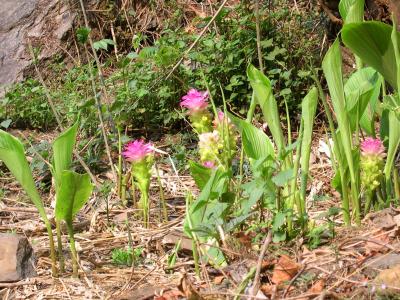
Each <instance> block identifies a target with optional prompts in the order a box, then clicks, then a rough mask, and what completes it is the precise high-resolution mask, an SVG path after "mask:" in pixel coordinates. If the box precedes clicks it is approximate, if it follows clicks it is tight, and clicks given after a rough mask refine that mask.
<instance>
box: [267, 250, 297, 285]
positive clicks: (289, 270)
mask: <svg viewBox="0 0 400 300" xmlns="http://www.w3.org/2000/svg"><path fill="white" fill-rule="evenodd" d="M299 269H300V265H299V264H297V263H296V262H294V261H293V260H292V259H290V258H289V257H288V256H287V255H282V256H281V257H280V258H279V260H278V262H277V264H276V265H275V268H274V272H273V274H272V279H271V281H272V282H273V283H275V284H280V283H282V282H285V281H288V280H290V279H292V278H293V276H295V275H296V274H297V272H298V271H299Z"/></svg>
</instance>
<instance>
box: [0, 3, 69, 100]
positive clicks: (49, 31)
mask: <svg viewBox="0 0 400 300" xmlns="http://www.w3.org/2000/svg"><path fill="white" fill-rule="evenodd" d="M74 19H75V14H74V13H73V12H72V11H71V10H70V9H69V6H68V5H67V1H59V0H1V5H0V97H2V96H4V93H5V91H6V89H7V88H8V87H9V86H10V85H11V84H13V83H15V82H18V81H21V80H22V79H23V77H24V71H25V70H26V69H27V68H29V67H30V66H31V65H32V59H31V56H30V53H29V50H28V39H30V40H32V44H34V46H39V47H40V48H41V53H40V54H39V59H46V58H49V57H51V56H53V55H54V54H56V53H58V52H59V51H60V45H61V43H62V41H61V40H62V39H63V38H64V37H65V34H66V33H67V32H68V31H69V30H70V29H71V28H72V24H73V22H74Z"/></svg>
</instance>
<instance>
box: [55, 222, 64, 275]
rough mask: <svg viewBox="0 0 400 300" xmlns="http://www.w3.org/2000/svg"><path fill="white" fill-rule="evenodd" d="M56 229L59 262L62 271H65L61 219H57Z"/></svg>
mask: <svg viewBox="0 0 400 300" xmlns="http://www.w3.org/2000/svg"><path fill="white" fill-rule="evenodd" d="M56 231H57V247H58V263H59V265H60V272H61V273H64V271H65V264H64V255H63V247H62V240H61V222H60V220H57V219H56Z"/></svg>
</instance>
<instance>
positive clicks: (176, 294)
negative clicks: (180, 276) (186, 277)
mask: <svg viewBox="0 0 400 300" xmlns="http://www.w3.org/2000/svg"><path fill="white" fill-rule="evenodd" d="M184 296H185V295H184V294H182V292H181V291H179V290H169V291H166V292H164V293H163V294H162V295H161V296H157V297H154V300H178V299H180V298H182V297H184Z"/></svg>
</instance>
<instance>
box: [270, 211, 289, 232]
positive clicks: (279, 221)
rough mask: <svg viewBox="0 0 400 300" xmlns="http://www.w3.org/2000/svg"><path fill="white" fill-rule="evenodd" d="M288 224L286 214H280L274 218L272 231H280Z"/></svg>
mask: <svg viewBox="0 0 400 300" xmlns="http://www.w3.org/2000/svg"><path fill="white" fill-rule="evenodd" d="M285 223H286V214H285V213H283V212H278V213H277V214H276V215H275V216H274V220H273V222H272V230H273V231H278V230H279V228H281V227H282V226H283V225H284V224H285Z"/></svg>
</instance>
